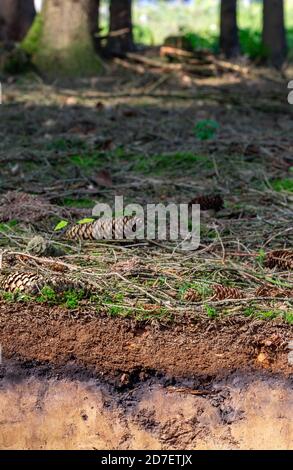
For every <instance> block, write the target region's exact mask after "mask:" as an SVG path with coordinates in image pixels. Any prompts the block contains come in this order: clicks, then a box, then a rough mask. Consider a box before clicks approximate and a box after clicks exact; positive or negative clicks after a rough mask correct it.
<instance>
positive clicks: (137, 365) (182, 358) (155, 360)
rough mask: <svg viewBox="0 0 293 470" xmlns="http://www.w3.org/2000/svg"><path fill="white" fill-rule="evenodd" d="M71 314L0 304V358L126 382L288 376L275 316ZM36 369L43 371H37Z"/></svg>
mask: <svg viewBox="0 0 293 470" xmlns="http://www.w3.org/2000/svg"><path fill="white" fill-rule="evenodd" d="M84 313H85V312H83V314H82V315H81V314H79V315H78V317H77V318H73V317H72V315H71V314H69V313H68V311H66V310H62V309H61V308H60V307H51V308H50V307H48V306H45V305H44V306H42V305H33V306H32V305H23V304H7V303H3V302H1V301H0V343H1V345H2V356H3V363H4V365H5V361H7V362H9V361H11V360H13V361H15V360H16V361H20V362H21V363H22V365H23V366H22V368H23V369H24V373H25V370H27V372H28V373H29V374H31V373H38V374H39V373H40V370H41V371H42V372H41V373H42V374H43V375H47V374H51V373H52V372H53V373H54V375H55V374H56V373H57V374H61V375H64V374H65V375H69V376H72V377H74V378H80V379H82V378H83V376H84V378H87V377H89V376H93V377H97V378H98V377H99V378H101V379H102V378H103V379H105V380H107V381H110V382H112V383H115V385H118V386H119V387H120V386H121V387H125V386H126V387H127V386H129V385H131V384H133V383H134V382H137V381H141V380H145V379H147V378H149V377H150V376H157V377H167V378H168V380H169V379H171V378H173V379H174V380H176V379H179V380H180V379H194V378H196V377H205V378H207V377H208V376H210V377H215V376H217V377H221V376H223V377H224V376H227V375H229V374H231V373H233V372H234V371H235V370H239V371H247V372H248V371H252V370H254V371H257V370H258V371H263V372H268V373H274V374H275V373H281V374H282V375H283V374H284V375H286V376H288V375H290V372H291V373H292V366H290V364H289V362H288V353H289V349H288V343H289V341H290V340H292V338H293V334H292V328H291V327H288V325H287V324H284V323H282V322H281V321H280V320H274V321H260V320H251V319H247V318H245V317H239V316H235V317H233V316H232V317H229V318H225V319H221V320H210V321H207V320H204V321H203V320H200V319H199V320H197V321H195V320H191V319H188V318H182V317H181V318H180V321H178V322H177V321H176V320H175V321H173V322H172V323H170V324H167V325H162V324H152V325H151V324H147V323H138V322H134V321H132V320H128V319H120V318H109V317H95V318H93V319H91V318H90V317H85V316H84ZM40 366H41V369H40Z"/></svg>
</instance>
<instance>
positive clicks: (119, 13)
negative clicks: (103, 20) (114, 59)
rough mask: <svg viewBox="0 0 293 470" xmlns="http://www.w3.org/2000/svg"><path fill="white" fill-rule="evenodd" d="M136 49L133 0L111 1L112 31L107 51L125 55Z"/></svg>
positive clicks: (115, 54)
mask: <svg viewBox="0 0 293 470" xmlns="http://www.w3.org/2000/svg"><path fill="white" fill-rule="evenodd" d="M133 50H134V44H133V30H132V2H131V0H111V1H110V33H109V39H108V43H107V48H106V51H107V53H108V54H109V55H111V56H118V57H121V56H122V57H123V56H124V55H125V53H127V52H131V51H133Z"/></svg>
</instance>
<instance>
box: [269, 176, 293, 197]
mask: <svg viewBox="0 0 293 470" xmlns="http://www.w3.org/2000/svg"><path fill="white" fill-rule="evenodd" d="M271 184H272V187H273V188H274V190H275V191H287V192H289V193H293V178H284V179H278V180H274V181H273V182H272V183H271Z"/></svg>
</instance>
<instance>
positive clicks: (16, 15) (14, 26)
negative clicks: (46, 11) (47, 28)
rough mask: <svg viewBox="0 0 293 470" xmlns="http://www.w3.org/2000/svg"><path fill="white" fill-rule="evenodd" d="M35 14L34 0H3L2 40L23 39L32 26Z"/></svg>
mask: <svg viewBox="0 0 293 470" xmlns="http://www.w3.org/2000/svg"><path fill="white" fill-rule="evenodd" d="M35 14H36V11H35V6H34V0H1V1H0V40H1V41H15V42H19V41H21V40H22V39H23V38H24V37H25V35H26V33H27V32H28V30H29V28H30V27H31V25H32V22H33V20H34V17H35Z"/></svg>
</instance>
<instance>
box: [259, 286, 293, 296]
mask: <svg viewBox="0 0 293 470" xmlns="http://www.w3.org/2000/svg"><path fill="white" fill-rule="evenodd" d="M255 296H256V297H276V298H277V297H286V298H288V299H289V298H292V297H293V289H283V288H281V287H272V286H266V285H264V286H260V287H258V288H257V289H256V291H255Z"/></svg>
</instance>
